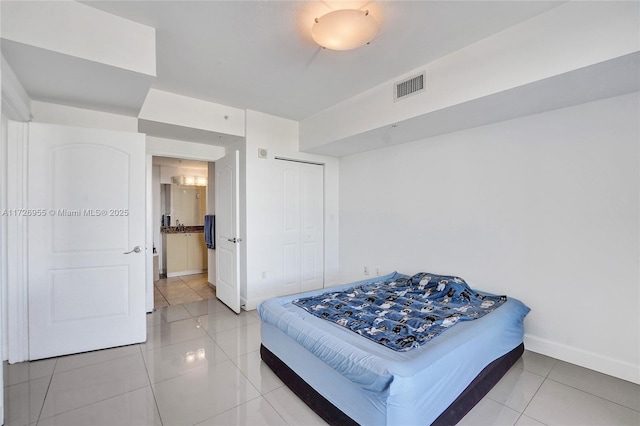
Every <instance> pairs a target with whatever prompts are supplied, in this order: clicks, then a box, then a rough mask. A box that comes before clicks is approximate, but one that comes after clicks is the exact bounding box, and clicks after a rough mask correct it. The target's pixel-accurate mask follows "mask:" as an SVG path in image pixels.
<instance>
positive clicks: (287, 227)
mask: <svg viewBox="0 0 640 426" xmlns="http://www.w3.org/2000/svg"><path fill="white" fill-rule="evenodd" d="M280 173H281V182H282V191H281V194H282V229H281V233H280V238H281V250H282V285H281V287H280V289H279V290H278V294H292V293H298V292H301V291H307V290H314V289H318V288H322V287H323V284H324V167H323V166H322V165H318V164H308V163H299V162H294V161H280Z"/></svg>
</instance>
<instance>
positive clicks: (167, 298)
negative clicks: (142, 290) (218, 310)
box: [153, 274, 216, 309]
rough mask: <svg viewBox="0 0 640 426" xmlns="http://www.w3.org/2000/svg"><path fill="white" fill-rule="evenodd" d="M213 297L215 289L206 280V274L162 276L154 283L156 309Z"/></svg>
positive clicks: (214, 296)
mask: <svg viewBox="0 0 640 426" xmlns="http://www.w3.org/2000/svg"><path fill="white" fill-rule="evenodd" d="M215 298H216V290H215V287H212V286H211V285H210V284H209V282H208V281H207V274H196V275H184V276H182V277H175V278H162V279H160V280H159V281H156V282H155V283H154V291H153V299H154V302H155V305H154V306H155V307H156V309H157V308H162V307H164V306H170V305H181V304H183V303H189V302H198V301H200V300H208V299H215Z"/></svg>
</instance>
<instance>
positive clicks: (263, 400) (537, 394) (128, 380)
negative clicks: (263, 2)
mask: <svg viewBox="0 0 640 426" xmlns="http://www.w3.org/2000/svg"><path fill="white" fill-rule="evenodd" d="M172 282H174V281H172ZM185 284H186V283H185ZM190 288H191V287H190ZM192 290H193V289H192ZM194 291H195V290H194ZM147 330H148V337H147V341H146V342H145V343H142V344H137V345H130V346H126V347H120V348H114V349H107V350H102V351H96V352H90V353H84V354H78V355H70V356H63V357H58V358H52V359H47V360H42V361H35V362H25V363H19V364H13V365H8V364H7V363H5V364H4V384H5V388H4V398H5V399H4V404H5V405H4V406H5V425H7V426H10V425H19V426H23V425H29V426H31V425H39V426H44V425H65V426H66V425H83V426H88V425H105V426H120V425H200V426H203V425H286V424H290V425H322V424H325V423H324V422H323V421H322V420H321V419H320V418H319V417H318V416H317V415H316V414H315V413H314V412H313V411H311V410H310V409H309V408H308V407H307V406H306V405H305V404H303V403H302V402H301V401H300V400H299V399H298V398H297V397H296V396H295V395H294V394H293V393H292V392H291V391H290V390H289V389H288V388H287V387H286V386H284V385H283V383H282V382H281V381H280V380H279V379H278V378H277V377H276V376H275V375H274V374H273V373H272V372H271V370H270V369H269V368H268V367H267V366H265V365H264V364H263V363H262V362H261V360H260V355H259V352H258V349H259V346H260V320H259V318H258V315H257V313H256V311H249V312H244V311H243V312H242V313H241V314H240V315H236V314H234V313H232V312H231V311H230V310H229V309H228V308H227V307H225V306H224V305H222V304H221V303H220V302H219V301H218V300H216V299H204V298H203V300H199V301H195V302H188V303H184V304H177V305H171V306H166V307H162V308H159V309H157V310H156V311H155V312H154V313H153V314H149V315H147ZM460 424H461V425H482V426H488V425H518V426H523V425H597V426H603V425H640V386H638V385H635V384H632V383H629V382H625V381H623V380H619V379H616V378H613V377H610V376H606V375H604V374H600V373H597V372H594V371H591V370H587V369H584V368H581V367H578V366H575V365H572V364H568V363H565V362H562V361H559V360H555V359H553V358H549V357H546V356H543V355H539V354H536V353H533V352H529V351H526V352H525V354H524V355H523V357H522V358H521V359H520V360H519V361H518V362H517V363H516V365H514V366H513V367H512V368H511V370H509V372H508V373H507V374H506V375H505V377H504V378H503V379H502V380H501V381H500V382H499V383H498V384H497V385H496V387H495V388H494V389H492V390H491V392H490V393H489V394H488V395H487V396H486V397H485V398H484V399H482V400H481V401H480V403H479V404H478V405H477V406H476V407H475V408H474V409H473V410H472V411H471V412H470V413H469V414H468V415H467V416H466V417H465V418H464V419H462V421H461V422H460Z"/></svg>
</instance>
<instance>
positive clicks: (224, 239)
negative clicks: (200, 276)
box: [215, 151, 242, 313]
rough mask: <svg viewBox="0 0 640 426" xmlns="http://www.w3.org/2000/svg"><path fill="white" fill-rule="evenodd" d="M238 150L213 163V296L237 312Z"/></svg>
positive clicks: (238, 272)
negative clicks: (214, 209) (214, 233)
mask: <svg viewBox="0 0 640 426" xmlns="http://www.w3.org/2000/svg"><path fill="white" fill-rule="evenodd" d="M238 173H239V158H238V151H232V152H231V153H229V154H227V155H226V156H225V157H223V158H221V159H219V160H217V161H216V184H215V186H216V192H215V198H216V203H215V205H216V297H217V298H218V299H220V301H221V302H222V303H224V304H225V305H227V306H228V307H229V308H231V309H232V310H233V311H234V312H236V313H240V284H239V282H238V281H239V277H240V258H239V256H238V250H239V244H240V242H241V241H242V240H241V239H240V228H239V226H240V218H239V216H238V215H239V210H240V209H239V207H238V202H239V193H238Z"/></svg>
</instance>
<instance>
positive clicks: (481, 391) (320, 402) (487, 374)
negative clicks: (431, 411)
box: [260, 343, 524, 426]
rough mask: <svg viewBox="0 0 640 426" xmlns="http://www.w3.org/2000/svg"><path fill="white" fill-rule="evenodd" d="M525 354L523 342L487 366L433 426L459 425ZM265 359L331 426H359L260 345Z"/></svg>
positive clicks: (290, 387)
mask: <svg viewBox="0 0 640 426" xmlns="http://www.w3.org/2000/svg"><path fill="white" fill-rule="evenodd" d="M523 352H524V343H520V345H519V346H517V347H516V348H515V349H513V350H512V351H511V352H508V353H506V354H505V355H503V356H501V357H500V358H498V359H496V360H495V361H493V362H492V363H491V364H489V365H487V366H486V367H485V368H484V370H482V371H481V372H480V374H478V375H477V376H476V378H475V379H474V380H473V381H472V382H471V383H470V384H469V386H467V387H466V389H465V390H464V391H462V393H461V394H460V395H458V397H457V398H456V400H455V401H453V403H451V405H450V406H449V407H448V408H447V409H446V410H444V412H442V414H440V416H439V417H438V418H437V419H436V420H435V421H434V422H433V423H432V425H436V426H447V425H455V424H456V423H458V422H459V421H460V420H461V419H462V418H463V417H464V416H465V415H466V414H467V413H468V412H469V411H471V409H472V408H473V407H474V406H475V405H476V404H477V403H478V402H479V401H480V400H481V399H482V398H483V397H484V396H485V395H486V394H487V393H488V392H489V391H490V390H491V388H493V387H494V386H495V384H496V383H498V381H499V380H500V379H501V378H502V376H504V375H505V373H506V372H507V371H509V369H510V368H511V367H512V366H513V364H515V363H516V361H517V360H518V358H520V356H521V355H522V353H523ZM260 356H261V357H262V360H263V361H264V362H265V364H267V365H268V366H269V368H271V370H273V372H274V373H276V375H277V376H278V377H279V378H280V379H281V380H282V381H283V382H284V383H285V384H286V385H287V386H288V387H289V389H291V390H292V391H293V392H294V393H295V394H296V395H298V397H299V398H300V399H301V400H302V401H304V403H305V404H307V405H308V406H309V407H310V408H311V409H312V410H313V411H315V412H316V413H317V414H318V415H319V416H320V417H322V419H324V421H326V422H327V423H329V424H330V425H340V426H345V425H357V424H358V423H356V422H355V421H354V420H353V419H352V418H351V417H349V416H347V415H346V414H345V413H343V412H342V411H341V410H340V409H338V408H337V407H336V406H335V405H333V404H331V403H330V402H329V401H328V400H327V399H326V398H325V397H323V396H322V395H320V394H319V393H318V392H317V391H316V390H315V389H313V388H312V387H311V386H310V385H308V384H307V383H306V382H305V381H304V380H303V379H302V378H301V377H300V376H298V375H297V374H296V373H295V372H294V371H293V370H292V369H291V368H289V367H288V366H287V365H286V364H285V363H284V362H282V360H280V358H278V357H277V356H275V355H274V354H273V353H272V352H271V351H270V350H269V349H267V348H265V347H264V346H263V345H260Z"/></svg>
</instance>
